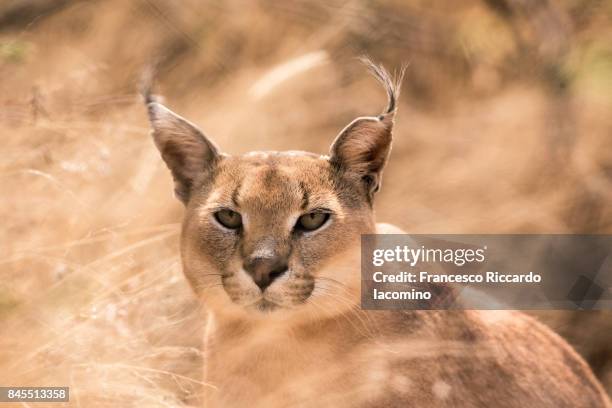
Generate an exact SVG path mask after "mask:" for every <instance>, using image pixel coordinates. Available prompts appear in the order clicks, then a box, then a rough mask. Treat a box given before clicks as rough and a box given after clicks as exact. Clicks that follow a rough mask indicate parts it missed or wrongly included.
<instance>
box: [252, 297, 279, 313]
mask: <svg viewBox="0 0 612 408" xmlns="http://www.w3.org/2000/svg"><path fill="white" fill-rule="evenodd" d="M250 307H251V308H253V309H255V310H257V311H259V312H264V313H270V312H273V311H274V310H277V309H280V308H281V306H280V305H279V304H278V303H274V302H272V301H271V300H268V299H260V300H258V301H257V302H255V303H252V304H251V305H250Z"/></svg>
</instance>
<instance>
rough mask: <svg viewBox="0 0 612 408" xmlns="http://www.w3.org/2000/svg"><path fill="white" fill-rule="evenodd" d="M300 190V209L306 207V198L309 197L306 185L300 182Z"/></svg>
mask: <svg viewBox="0 0 612 408" xmlns="http://www.w3.org/2000/svg"><path fill="white" fill-rule="evenodd" d="M300 190H301V191H302V210H305V209H306V208H308V200H309V199H310V194H309V193H308V190H307V189H306V185H305V184H304V183H302V182H300Z"/></svg>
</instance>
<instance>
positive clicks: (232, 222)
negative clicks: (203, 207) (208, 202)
mask: <svg viewBox="0 0 612 408" xmlns="http://www.w3.org/2000/svg"><path fill="white" fill-rule="evenodd" d="M214 215H215V219H216V220H217V221H218V222H219V224H221V225H223V226H224V227H225V228H229V229H238V228H240V227H242V216H241V215H240V214H238V213H237V212H236V211H232V210H229V209H222V210H219V211H217V212H215V214H214Z"/></svg>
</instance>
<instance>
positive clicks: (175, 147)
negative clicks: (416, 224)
mask: <svg viewBox="0 0 612 408" xmlns="http://www.w3.org/2000/svg"><path fill="white" fill-rule="evenodd" d="M374 72H375V74H376V75H377V76H378V77H379V79H381V82H383V83H384V84H385V85H386V88H387V90H388V92H389V101H390V103H389V107H388V108H387V109H386V110H385V112H384V113H383V114H381V115H380V116H378V117H367V118H360V119H357V120H356V121H354V122H352V123H351V124H350V125H349V126H347V127H346V128H345V129H344V130H343V131H342V132H341V133H340V135H339V136H338V137H337V138H336V141H335V142H334V143H333V145H332V148H331V153H330V156H329V157H328V156H318V155H313V154H310V153H303V152H255V153H250V154H247V155H244V156H239V157H232V156H227V155H223V154H220V153H219V152H218V151H217V149H216V147H215V146H214V144H212V143H211V142H210V141H208V139H207V138H206V137H205V136H204V135H203V134H202V133H201V132H200V131H199V130H197V128H195V126H194V125H192V124H190V123H189V122H187V121H185V120H184V119H182V118H180V117H179V116H177V115H175V114H173V113H172V112H171V111H169V110H167V109H166V108H164V107H163V106H161V105H159V104H157V103H155V102H150V103H149V105H148V106H149V113H150V115H151V121H152V124H153V127H154V133H153V135H154V138H155V140H156V143H157V146H158V147H159V148H160V150H161V153H162V156H163V158H164V160H165V161H166V163H167V164H168V166H169V167H170V170H171V171H172V173H173V175H174V177H175V182H176V184H177V185H176V191H177V194H178V195H179V198H181V200H182V201H183V202H184V203H185V204H186V213H185V219H184V222H183V233H182V243H181V252H182V260H183V268H184V272H185V275H186V277H187V279H188V280H189V281H190V283H191V285H192V286H193V288H194V290H195V292H196V293H197V295H198V296H199V297H200V298H201V299H202V302H204V304H205V306H206V307H207V309H208V315H209V316H208V325H207V330H206V332H207V338H206V341H205V350H204V351H205V354H206V358H205V365H206V367H205V381H206V382H207V383H208V384H212V385H213V386H214V387H215V388H214V389H211V388H207V389H206V391H205V392H206V395H205V401H206V406H207V407H224V408H232V407H493V406H494V407H521V408H524V407H585V408H586V407H607V406H610V403H609V400H608V399H607V397H606V396H605V394H604V392H603V390H602V388H601V386H600V385H599V384H598V383H597V381H596V380H595V378H594V377H593V375H592V373H591V371H590V369H589V367H588V366H587V365H586V364H585V363H584V362H583V361H582V360H581V359H580V357H579V356H578V355H577V354H576V353H575V352H574V351H573V350H572V349H571V348H570V347H569V346H568V345H567V344H566V343H565V342H564V341H563V340H562V339H561V338H559V337H558V336H557V335H555V334H553V333H552V332H551V331H549V330H548V329H546V328H544V327H543V326H542V325H540V324H539V323H537V322H536V321H534V320H533V319H531V318H528V317H527V316H525V315H523V314H521V313H517V312H503V311H499V312H496V311H486V312H485V311H405V312H397V311H363V310H361V309H360V308H359V291H360V273H359V264H360V236H361V234H365V233H373V232H376V228H377V227H376V225H375V222H374V216H373V211H372V198H373V195H374V193H375V192H376V191H377V190H378V188H379V186H380V182H381V175H382V170H383V167H384V164H385V162H386V160H387V157H388V154H389V151H390V148H391V129H392V124H393V116H394V113H395V106H396V97H397V85H396V83H394V82H393V81H391V80H390V79H389V77H388V76H387V75H386V73H385V72H384V70H382V69H381V68H380V67H376V69H375V70H374ZM167 129H171V130H172V132H168V131H167ZM177 132H178V133H180V135H179V136H178V137H177V135H176V133H177ZM197 169H200V171H199V172H198V171H197ZM220 209H223V210H226V209H228V210H232V211H234V212H236V213H239V214H240V215H241V217H242V218H241V219H242V226H241V227H240V228H238V229H235V230H234V229H228V228H224V227H223V226H222V225H221V224H220V223H219V222H218V221H217V220H216V218H215V212H217V211H219V210H220ZM321 210H324V211H325V212H326V213H328V214H330V216H329V220H328V221H327V222H326V223H325V224H324V225H323V226H322V227H321V228H320V229H318V230H316V231H312V232H303V231H300V230H299V229H298V226H297V221H298V218H299V217H300V216H301V215H303V214H308V213H309V212H312V211H321ZM378 232H380V233H391V232H395V233H397V232H401V231H399V230H398V229H397V228H396V227H393V226H391V225H380V226H379V227H378ZM253 257H255V258H257V259H281V260H282V262H283V263H284V264H286V265H287V268H286V271H284V272H283V273H282V274H280V275H279V276H278V277H277V278H275V280H273V281H272V282H271V284H270V285H269V286H267V287H266V288H263V289H260V287H259V286H258V285H256V284H255V282H254V278H252V276H251V275H249V273H247V272H246V271H245V268H246V266H245V265H246V262H247V260H248V259H251V258H253Z"/></svg>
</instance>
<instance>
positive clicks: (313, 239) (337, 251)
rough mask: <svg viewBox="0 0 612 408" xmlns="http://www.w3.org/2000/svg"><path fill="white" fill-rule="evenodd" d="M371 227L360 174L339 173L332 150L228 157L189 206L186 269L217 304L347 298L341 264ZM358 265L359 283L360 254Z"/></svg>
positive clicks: (254, 305)
mask: <svg viewBox="0 0 612 408" xmlns="http://www.w3.org/2000/svg"><path fill="white" fill-rule="evenodd" d="M372 227H373V220H372V212H371V207H370V205H369V203H368V201H367V199H366V194H365V192H364V191H363V188H362V184H361V182H360V180H359V179H358V178H357V179H355V178H354V177H350V175H346V174H345V175H341V174H339V173H338V172H337V171H335V170H334V168H333V166H331V165H330V162H329V158H328V157H325V156H318V155H314V154H308V153H303V152H254V153H250V154H247V155H245V156H240V157H223V158H221V159H220V161H219V163H218V164H217V167H216V169H215V171H214V174H213V175H212V180H211V181H209V183H207V184H206V185H205V186H203V187H202V189H201V191H199V192H197V193H196V194H194V195H193V198H192V199H191V200H190V203H189V205H188V206H187V215H186V218H185V222H184V225H183V236H182V251H183V252H182V255H183V264H184V270H185V273H186V275H187V277H188V278H189V280H190V282H191V283H192V285H193V286H194V288H195V289H196V291H197V292H198V293H200V294H201V296H202V298H203V299H204V300H205V301H206V302H208V303H209V304H211V303H213V307H217V308H218V307H232V306H233V305H237V306H239V307H241V308H245V309H247V310H251V311H255V312H271V311H279V310H281V309H283V310H291V309H295V308H300V307H302V306H305V305H307V304H308V303H309V302H312V301H313V300H314V301H316V298H317V297H325V296H338V295H340V296H342V295H344V296H345V297H346V296H347V295H348V293H337V291H341V292H347V291H348V287H349V282H347V278H349V277H347V276H346V275H345V272H346V271H344V270H343V263H342V262H338V261H339V259H342V258H344V259H346V258H347V257H351V255H350V254H354V253H355V252H356V251H354V249H355V246H358V245H359V237H360V234H362V233H367V232H371V231H372ZM349 252H350V254H349ZM352 265H353V270H352V275H354V276H353V280H355V279H357V280H358V279H359V270H358V266H359V259H358V258H357V259H356V260H355V259H353V262H352ZM355 265H356V266H357V269H355ZM228 303H231V305H230V304H228Z"/></svg>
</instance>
